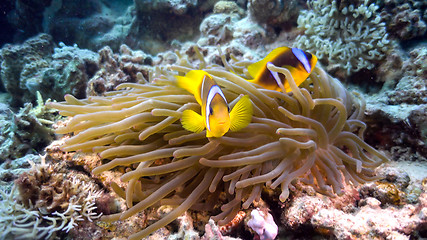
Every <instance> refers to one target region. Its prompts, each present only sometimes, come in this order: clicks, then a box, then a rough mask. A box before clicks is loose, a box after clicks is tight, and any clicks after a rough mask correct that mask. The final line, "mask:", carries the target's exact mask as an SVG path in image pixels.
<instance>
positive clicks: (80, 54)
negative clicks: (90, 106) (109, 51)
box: [0, 34, 98, 107]
mask: <svg viewBox="0 0 427 240" xmlns="http://www.w3.org/2000/svg"><path fill="white" fill-rule="evenodd" d="M1 60H2V61H1V74H0V79H1V82H2V83H3V85H4V87H5V89H6V91H7V92H8V93H9V94H10V96H11V102H10V103H11V104H12V106H14V107H19V106H22V105H23V103H24V102H34V101H35V99H36V92H37V91H39V92H40V93H41V94H42V96H49V97H50V98H52V99H60V98H62V97H63V96H64V94H65V93H73V94H74V95H76V96H78V97H85V90H86V83H87V81H88V80H89V79H90V78H91V77H92V76H93V74H94V73H95V72H96V71H97V70H98V65H97V55H96V53H94V52H92V51H89V50H84V49H79V48H78V47H77V46H74V47H69V46H65V45H63V44H60V48H54V44H53V42H52V39H51V37H50V36H49V35H47V34H40V35H38V36H36V37H34V38H31V39H29V40H27V41H26V42H25V43H24V44H22V45H5V46H4V47H3V48H2V49H1Z"/></svg>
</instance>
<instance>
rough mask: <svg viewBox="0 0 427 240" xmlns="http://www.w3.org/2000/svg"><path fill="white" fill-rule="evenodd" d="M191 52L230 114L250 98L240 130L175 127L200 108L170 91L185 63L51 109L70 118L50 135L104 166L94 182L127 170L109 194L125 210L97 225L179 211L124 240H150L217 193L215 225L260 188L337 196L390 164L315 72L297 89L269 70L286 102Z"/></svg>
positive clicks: (354, 112) (239, 67)
mask: <svg viewBox="0 0 427 240" xmlns="http://www.w3.org/2000/svg"><path fill="white" fill-rule="evenodd" d="M195 51H196V53H198V54H196V55H197V56H199V61H200V62H201V64H200V66H199V67H200V68H202V69H204V70H205V71H207V72H208V73H210V74H211V75H212V76H213V77H214V79H215V81H216V82H217V83H218V84H219V85H220V86H221V87H223V92H224V94H225V96H226V97H227V98H228V100H229V102H230V103H231V107H232V106H233V104H235V102H236V101H237V100H238V99H239V98H240V94H247V95H249V96H250V98H251V101H252V103H253V105H254V116H253V120H252V123H250V124H249V126H248V127H247V128H245V129H244V130H242V131H241V132H236V133H228V134H226V135H225V136H223V137H222V138H209V139H208V138H206V137H205V136H206V133H205V132H201V133H189V132H187V131H185V130H184V129H183V128H182V126H181V124H180V122H179V118H180V116H181V113H182V111H184V110H185V109H194V110H196V109H197V108H198V107H199V105H198V104H197V103H195V99H194V96H193V95H190V94H189V93H188V92H186V91H185V90H183V89H178V88H176V87H175V85H174V81H175V80H174V74H177V73H178V72H179V73H181V74H185V73H186V72H188V71H190V70H191V69H192V68H193V66H192V65H191V63H190V62H189V61H188V60H187V59H185V58H183V59H179V61H178V63H180V64H181V65H173V66H170V67H169V69H171V70H172V71H170V70H166V69H162V68H157V71H156V72H154V73H153V75H152V76H151V77H150V79H149V82H148V83H146V84H133V83H124V84H121V85H119V86H117V88H116V89H117V91H115V92H110V93H108V95H107V96H105V97H90V98H88V99H83V100H78V99H76V98H74V97H72V96H71V95H67V96H66V102H64V103H50V104H49V106H50V107H53V108H56V109H59V110H61V111H62V112H63V113H66V115H68V116H73V119H72V120H70V121H69V122H68V124H67V125H66V126H65V127H63V128H59V129H57V130H56V131H57V133H74V134H75V135H74V136H72V137H71V138H70V139H68V140H66V141H65V145H64V146H63V150H64V151H76V150H82V151H84V152H90V151H95V152H99V154H100V156H101V158H103V159H108V160H109V161H107V162H105V163H104V164H102V165H100V166H98V167H96V168H95V169H93V171H92V172H93V173H94V174H100V173H103V172H105V171H109V170H113V169H117V168H118V169H122V170H123V171H125V174H123V175H122V176H121V178H120V179H121V180H122V181H123V182H127V183H128V186H127V188H126V190H123V189H122V188H120V187H119V186H118V185H117V184H115V183H113V184H112V187H113V189H114V190H115V192H116V193H117V194H118V195H119V196H121V197H123V198H125V199H126V204H127V207H128V208H129V209H128V210H126V211H125V212H123V213H121V214H115V215H110V216H105V217H104V218H103V220H105V221H113V220H119V219H121V220H125V219H127V218H129V217H131V216H132V215H135V214H137V213H138V212H141V211H143V210H145V209H146V208H148V207H150V206H155V205H174V206H176V208H174V209H173V210H172V211H171V212H169V213H168V214H166V215H165V216H163V217H162V218H161V219H160V220H159V221H157V222H155V223H153V224H150V225H149V226H148V227H146V228H145V229H144V230H143V231H141V232H139V233H136V234H133V235H131V236H130V239H139V238H141V237H143V236H147V235H148V234H150V233H151V232H153V231H155V230H156V229H158V228H160V227H162V226H165V225H167V224H168V223H170V222H172V221H173V220H174V219H176V218H177V217H178V216H180V215H181V214H182V213H184V212H185V211H186V210H188V209H190V208H191V209H203V210H213V209H215V205H216V204H215V203H214V202H212V200H217V199H218V194H219V193H220V192H223V191H225V193H226V194H225V195H224V196H223V197H222V198H221V200H220V201H222V202H223V205H222V207H221V213H220V214H218V215H216V216H214V217H212V218H213V219H214V220H216V221H218V223H219V224H220V225H224V224H226V223H228V222H229V221H231V220H232V219H233V218H234V216H235V215H236V213H237V212H238V211H239V210H240V209H241V208H242V207H243V208H244V209H247V208H249V206H250V205H251V204H252V202H253V201H258V200H259V199H260V197H261V190H262V187H263V186H267V187H269V188H271V189H275V188H276V187H278V186H280V190H279V192H281V194H280V200H281V201H285V200H286V199H287V198H288V196H289V194H290V190H292V189H294V183H295V181H294V180H300V181H302V182H303V183H306V184H309V185H311V186H313V188H314V189H315V190H316V191H318V192H321V193H323V194H326V195H329V196H333V195H334V194H338V195H341V194H343V193H344V192H343V189H344V186H345V182H344V181H347V182H352V183H354V184H358V183H364V182H366V181H371V180H375V179H377V177H375V176H374V175H375V174H374V169H375V168H376V167H377V166H379V165H380V164H381V163H383V162H385V161H387V158H386V157H384V156H383V155H382V154H380V153H379V152H377V151H376V150H375V149H373V148H372V147H370V146H369V145H367V144H366V143H365V142H364V141H363V132H364V129H365V127H366V126H365V124H364V123H363V122H362V121H361V120H360V119H361V118H362V117H363V112H364V105H363V102H361V101H360V100H359V99H358V98H355V97H353V96H351V95H349V93H348V92H347V91H346V90H345V89H344V87H343V86H342V85H341V84H340V83H339V82H338V81H337V80H336V79H334V78H332V77H330V76H328V75H327V74H326V73H325V72H324V71H323V70H322V69H321V68H316V69H315V70H314V73H313V74H312V75H311V77H310V79H309V80H308V81H306V82H305V83H304V84H303V85H302V88H298V87H297V86H296V84H295V83H294V82H293V78H292V76H291V75H290V73H289V71H288V70H286V69H285V68H279V67H275V66H270V67H269V68H270V70H271V71H275V72H278V73H280V74H284V75H285V76H286V78H287V79H288V81H289V82H290V84H291V88H292V94H285V93H281V92H277V91H270V90H265V89H262V88H256V86H255V85H253V84H252V83H250V82H247V81H246V80H245V79H243V78H242V77H240V76H239V75H237V74H236V73H238V74H244V73H243V72H244V69H245V66H247V64H248V63H247V62H233V61H232V62H226V61H225V56H224V55H222V56H221V58H222V59H223V64H224V65H225V66H226V68H224V67H220V66H217V65H213V64H212V65H211V64H209V63H206V62H205V60H204V59H203V57H202V55H201V54H200V52H199V50H198V49H195ZM181 57H183V56H182V55H181ZM245 64H246V65H245ZM230 71H233V72H230ZM367 152H368V153H369V154H370V155H368V154H367ZM283 156H285V157H283ZM176 182H180V183H181V184H180V185H179V186H177V185H176V184H175V183H176ZM134 202H135V203H136V204H135V205H134Z"/></svg>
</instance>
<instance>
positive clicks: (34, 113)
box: [0, 93, 55, 161]
mask: <svg viewBox="0 0 427 240" xmlns="http://www.w3.org/2000/svg"><path fill="white" fill-rule="evenodd" d="M54 112H55V111H52V109H47V108H46V107H45V103H44V102H43V99H42V97H41V95H40V93H37V106H36V107H34V108H33V105H32V104H31V103H26V104H25V106H24V107H23V108H21V109H20V110H19V112H18V113H14V112H13V111H12V110H11V109H10V108H9V106H7V105H6V104H2V103H0V146H1V147H0V161H4V160H13V159H15V158H20V157H22V156H24V155H25V154H28V153H32V152H34V151H41V150H43V148H44V147H46V146H47V145H48V144H49V143H50V142H51V141H52V140H53V131H52V130H51V129H50V128H48V127H47V125H50V124H52V123H53V120H55V118H54V114H53V113H54Z"/></svg>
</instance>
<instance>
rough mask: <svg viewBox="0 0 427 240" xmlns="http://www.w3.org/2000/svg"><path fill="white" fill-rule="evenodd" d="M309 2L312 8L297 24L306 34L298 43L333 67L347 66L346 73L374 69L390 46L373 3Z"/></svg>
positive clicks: (305, 12)
mask: <svg viewBox="0 0 427 240" xmlns="http://www.w3.org/2000/svg"><path fill="white" fill-rule="evenodd" d="M353 3H354V4H353ZM308 5H309V7H310V10H305V11H302V12H301V14H300V16H299V17H298V26H299V27H301V28H303V29H305V34H304V35H301V36H298V38H297V44H296V45H297V46H298V47H300V48H302V49H307V50H310V51H311V52H312V53H314V54H316V55H317V57H318V58H319V59H322V60H324V61H327V62H328V63H329V65H331V66H334V65H336V66H339V67H340V68H343V69H345V70H346V72H347V75H350V74H351V73H353V72H357V71H359V70H361V69H363V68H367V69H372V68H373V67H374V66H375V63H376V62H377V61H379V60H381V59H382V58H383V57H384V55H385V53H386V52H387V51H388V49H390V48H391V42H390V41H389V40H388V39H387V38H388V34H387V33H386V27H385V23H383V22H381V21H382V19H381V17H380V16H379V14H378V13H377V9H378V6H377V5H375V4H374V3H371V4H369V1H368V0H365V1H362V0H356V1H335V0H322V1H308Z"/></svg>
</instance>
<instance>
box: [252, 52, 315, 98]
mask: <svg viewBox="0 0 427 240" xmlns="http://www.w3.org/2000/svg"><path fill="white" fill-rule="evenodd" d="M316 63H317V57H316V56H315V55H313V54H310V53H308V52H305V51H303V50H301V49H299V48H288V47H279V48H276V49H274V50H273V51H271V52H270V53H269V54H268V55H267V56H266V57H265V58H264V59H262V60H261V61H258V62H256V63H253V64H251V65H249V66H248V71H249V74H250V75H251V76H252V77H253V79H249V80H248V81H249V82H253V83H256V84H258V85H260V86H262V87H264V88H266V89H270V90H276V91H281V88H280V86H279V82H281V83H282V84H283V86H284V87H285V90H286V92H290V91H292V90H291V87H290V86H289V83H288V81H286V78H285V76H284V75H282V74H280V75H279V74H277V73H276V72H272V71H270V70H269V69H268V68H267V65H268V64H274V65H275V66H278V67H284V68H286V69H288V70H289V71H290V72H291V74H292V77H293V78H294V80H295V83H296V84H297V86H299V85H300V84H301V83H302V82H304V81H305V80H306V79H307V78H308V76H309V75H310V73H311V72H312V71H313V69H314V67H315V66H316Z"/></svg>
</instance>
